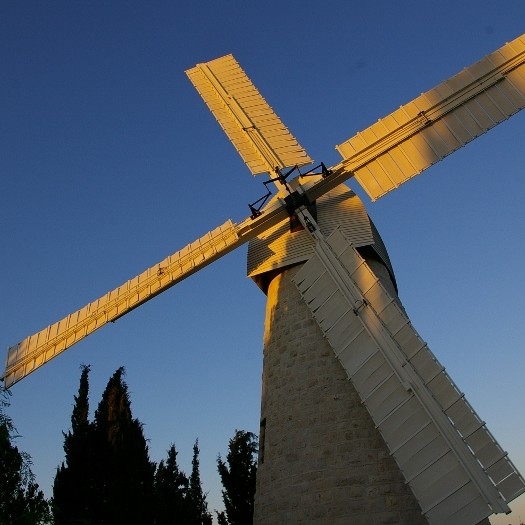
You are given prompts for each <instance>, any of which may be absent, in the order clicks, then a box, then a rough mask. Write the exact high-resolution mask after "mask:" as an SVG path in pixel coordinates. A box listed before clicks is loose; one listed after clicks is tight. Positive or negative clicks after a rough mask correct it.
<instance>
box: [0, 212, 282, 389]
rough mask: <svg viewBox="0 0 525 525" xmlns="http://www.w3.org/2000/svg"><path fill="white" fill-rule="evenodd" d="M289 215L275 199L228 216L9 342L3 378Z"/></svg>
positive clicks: (7, 381)
mask: <svg viewBox="0 0 525 525" xmlns="http://www.w3.org/2000/svg"><path fill="white" fill-rule="evenodd" d="M286 217H287V211H286V209H285V208H284V207H282V206H280V205H279V203H276V204H275V205H273V206H272V207H271V208H268V209H266V212H265V214H264V215H262V216H261V217H258V218H257V219H255V220H253V219H251V218H247V219H246V220H244V221H242V222H240V223H238V224H234V223H233V222H232V221H227V222H225V223H224V224H222V225H221V226H219V227H217V228H215V229H214V230H213V231H211V232H208V233H207V234H205V235H203V236H202V237H200V238H199V239H197V240H195V241H194V242H192V243H190V244H188V245H187V246H186V247H185V248H183V249H182V250H179V251H178V252H175V253H174V254H172V255H170V256H168V257H166V258H165V259H164V260H163V261H160V262H159V263H157V264H155V265H154V266H152V267H151V268H148V269H147V270H145V271H144V272H142V273H141V274H139V275H137V276H136V277H133V278H132V279H129V280H128V281H126V282H125V283H124V284H122V285H121V286H118V287H117V288H115V289H114V290H111V291H109V292H107V293H106V294H105V295H103V296H102V297H100V298H98V299H96V300H95V301H92V302H90V303H88V304H87V305H86V306H84V307H82V308H80V309H79V310H77V311H75V312H73V313H71V314H69V315H68V316H66V317H64V318H63V319H61V320H60V321H58V322H56V323H53V324H51V325H49V326H47V327H46V328H44V329H42V330H40V331H39V332H37V333H35V334H33V335H30V336H28V337H26V338H25V339H23V340H22V341H21V342H19V343H18V344H16V345H14V346H11V347H10V348H9V349H8V352H7V360H6V368H5V371H4V374H3V376H2V379H3V380H4V386H5V387H6V388H8V387H10V386H11V385H13V384H14V383H16V382H17V381H20V380H21V379H23V378H24V377H26V376H27V375H28V374H30V373H31V372H33V371H34V370H36V369H37V368H39V367H41V366H42V365H44V364H45V363H47V362H48V361H50V360H51V359H53V358H54V357H56V356H57V355H59V354H60V353H62V352H64V351H65V350H67V349H68V348H70V347H71V346H73V345H74V344H76V343H78V342H79V341H81V340H82V339H84V338H85V337H87V336H88V335H90V334H91V333H93V332H94V331H95V330H98V329H99V328H102V327H103V326H104V325H106V324H108V323H110V322H113V321H116V320H117V319H119V318H120V317H122V316H123V315H126V314H127V313H129V312H131V311H132V310H134V309H135V308H137V307H139V306H140V305H142V304H144V303H145V302H147V301H149V300H150V299H152V298H153V297H155V296H157V295H158V294H160V293H162V292H163V291H165V290H167V289H168V288H171V287H172V286H174V285H175V284H177V283H178V282H180V281H182V280H183V279H186V278H187V277H189V276H190V275H192V274H194V273H195V272H197V271H199V270H200V269H202V268H204V267H205V266H207V265H208V264H210V263H212V262H214V261H216V260H217V259H219V258H220V257H222V256H224V255H226V254H227V253H229V252H231V251H232V250H234V249H235V248H237V247H239V246H241V245H242V244H244V243H245V242H247V241H249V240H250V239H252V238H253V237H255V236H256V235H258V234H260V233H261V232H263V231H265V230H266V229H268V228H271V227H272V226H273V225H275V224H278V223H279V222H281V221H282V220H283V219H284V218H286Z"/></svg>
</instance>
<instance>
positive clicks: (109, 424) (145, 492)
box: [53, 367, 155, 525]
mask: <svg viewBox="0 0 525 525" xmlns="http://www.w3.org/2000/svg"><path fill="white" fill-rule="evenodd" d="M88 375H89V367H83V369H82V373H81V377H80V387H79V391H78V395H77V396H75V405H74V408H73V413H72V416H71V431H69V432H68V433H67V434H64V452H65V455H66V457H65V462H64V463H63V464H62V466H61V467H60V468H59V469H58V470H57V474H56V477H55V483H54V486H53V515H54V518H55V524H56V525H66V524H68V525H69V524H88V523H90V524H91V523H96V524H98V525H105V524H111V525H119V524H126V525H130V524H133V523H137V524H140V525H148V524H153V519H154V518H153V513H152V509H153V474H154V470H155V465H154V463H152V462H150V460H149V455H148V446H147V443H146V439H145V438H144V434H143V430H142V423H140V421H138V419H134V418H133V416H132V413H131V402H130V398H129V393H128V387H127V385H126V383H125V381H124V379H123V375H124V369H123V368H119V369H118V370H117V371H116V372H115V373H114V374H113V376H112V377H111V378H110V380H109V382H108V384H107V386H106V389H105V390H104V393H103V395H102V399H101V401H100V403H99V405H98V408H97V410H96V412H95V418H94V421H93V422H90V421H89V419H88V415H89V404H88V394H89V383H88Z"/></svg>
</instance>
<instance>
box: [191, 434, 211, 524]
mask: <svg viewBox="0 0 525 525" xmlns="http://www.w3.org/2000/svg"><path fill="white" fill-rule="evenodd" d="M188 496H189V504H190V516H189V520H188V525H211V523H212V518H211V514H210V513H209V512H208V503H207V501H206V494H204V493H203V491H202V485H201V478H200V472H199V440H198V439H197V440H196V441H195V444H194V445H193V459H192V461H191V475H190V483H189V488H188Z"/></svg>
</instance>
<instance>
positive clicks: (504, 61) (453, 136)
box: [336, 35, 525, 200]
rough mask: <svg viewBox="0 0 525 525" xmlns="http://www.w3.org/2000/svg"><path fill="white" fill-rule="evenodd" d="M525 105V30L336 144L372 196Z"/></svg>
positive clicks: (356, 176) (344, 163)
mask: <svg viewBox="0 0 525 525" xmlns="http://www.w3.org/2000/svg"><path fill="white" fill-rule="evenodd" d="M523 107H525V35H522V36H520V37H518V38H516V39H515V40H513V41H512V42H510V43H508V44H506V45H504V46H503V47H501V48H500V49H498V50H497V51H495V52H494V53H492V54H490V55H488V56H487V57H485V58H484V59H482V60H480V61H479V62H477V63H476V64H474V65H472V66H471V67H469V68H466V69H464V70H463V71H461V72H460V73H458V74H457V75H455V76H453V77H452V78H450V79H448V80H446V81H445V82H443V83H441V84H439V85H438V86H437V87H435V88H434V89H431V90H430V91H427V92H426V93H423V94H422V95H421V96H419V97H418V98H416V99H415V100H413V101H412V102H410V103H408V104H406V105H404V106H401V107H400V108H399V109H398V110H397V111H395V112H394V113H392V114H391V115H389V116H388V117H386V118H383V119H380V120H379V121H378V122H376V123H375V124H373V125H372V126H370V127H369V128H367V129H366V130H364V131H361V132H360V133H357V135H355V136H354V137H352V138H350V139H349V140H347V141H346V142H343V143H342V144H340V145H338V146H336V148H337V150H338V151H339V153H340V154H341V155H342V157H343V158H344V161H343V166H344V167H345V169H347V170H351V171H353V172H354V174H355V178H356V179H357V181H358V182H359V184H361V186H363V188H364V189H365V191H366V192H367V193H368V195H369V196H370V198H371V199H372V200H375V199H378V198H379V197H382V196H383V195H385V194H386V193H388V192H389V191H391V190H393V189H395V188H397V187H398V186H399V185H401V184H403V183H404V182H406V181H407V180H409V179H411V178H412V177H414V176H416V175H418V174H419V173H421V172H422V171H423V170H425V169H426V168H428V167H429V166H431V165H432V164H434V163H436V162H438V161H439V160H441V159H442V158H444V157H445V156H446V155H448V154H450V153H452V152H453V151H455V150H457V149H459V148H461V147H462V146H464V145H465V144H467V143H468V142H470V141H471V140H473V139H475V138H476V137H478V136H479V135H482V134H483V133H485V132H486V131H488V130H489V129H491V128H493V127H494V126H496V125H497V124H499V123H500V122H502V121H503V120H505V119H507V118H508V117H510V116H511V115H513V114H514V113H516V112H517V111H519V110H520V109H522V108H523Z"/></svg>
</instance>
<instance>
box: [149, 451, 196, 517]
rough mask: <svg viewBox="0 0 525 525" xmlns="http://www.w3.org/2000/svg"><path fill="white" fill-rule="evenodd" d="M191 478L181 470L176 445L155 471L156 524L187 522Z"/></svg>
mask: <svg viewBox="0 0 525 525" xmlns="http://www.w3.org/2000/svg"><path fill="white" fill-rule="evenodd" d="M188 487H189V480H188V478H187V477H186V475H185V474H184V472H182V471H181V470H179V466H178V464H177V451H176V450H175V445H171V447H170V448H169V450H168V457H167V459H166V462H164V460H161V462H160V463H159V465H158V467H157V471H156V472H155V525H173V524H175V523H181V524H185V523H188V519H189V511H190V508H189V499H188Z"/></svg>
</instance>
